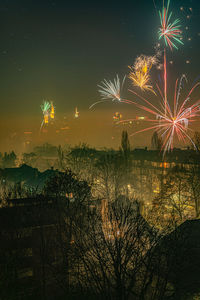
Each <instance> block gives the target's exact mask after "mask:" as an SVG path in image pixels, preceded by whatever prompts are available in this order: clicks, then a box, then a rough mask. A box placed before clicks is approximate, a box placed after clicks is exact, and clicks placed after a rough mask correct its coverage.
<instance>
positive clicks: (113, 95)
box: [89, 75, 126, 109]
mask: <svg viewBox="0 0 200 300" xmlns="http://www.w3.org/2000/svg"><path fill="white" fill-rule="evenodd" d="M125 79H126V76H124V78H123V80H122V83H121V82H120V79H119V76H118V75H116V78H114V80H113V82H112V81H111V80H110V81H108V80H106V79H104V80H103V81H102V83H101V85H98V87H99V88H100V89H99V90H98V91H99V93H100V96H101V100H99V101H97V102H95V103H93V104H92V105H90V107H89V109H91V108H92V107H94V106H95V105H97V104H99V103H102V102H107V101H108V100H112V101H118V102H121V90H122V88H123V85H124V81H125Z"/></svg>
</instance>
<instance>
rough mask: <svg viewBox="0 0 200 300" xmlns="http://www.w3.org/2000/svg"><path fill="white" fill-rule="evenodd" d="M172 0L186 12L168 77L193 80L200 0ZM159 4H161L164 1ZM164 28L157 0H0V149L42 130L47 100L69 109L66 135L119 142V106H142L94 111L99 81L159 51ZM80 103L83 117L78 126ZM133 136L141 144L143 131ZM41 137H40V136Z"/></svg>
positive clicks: (197, 66) (197, 68)
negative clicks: (116, 134) (115, 124)
mask: <svg viewBox="0 0 200 300" xmlns="http://www.w3.org/2000/svg"><path fill="white" fill-rule="evenodd" d="M171 2H172V4H171V10H173V16H174V17H176V18H177V17H178V18H180V19H181V24H182V30H183V37H184V46H181V47H180V49H179V50H178V51H177V50H174V51H173V53H171V52H170V51H169V50H168V60H169V61H170V60H171V61H172V62H173V64H171V65H170V66H169V76H170V78H171V80H172V81H173V80H174V79H175V78H176V77H177V76H180V75H181V74H182V73H185V74H187V75H188V77H189V82H190V83H191V84H192V83H193V82H194V80H195V79H196V78H197V77H198V76H199V75H200V63H199V48H200V22H199V18H200V1H198V0H187V1H182V0H174V1H171ZM173 2H174V3H173ZM155 4H156V7H157V9H158V8H161V6H162V1H161V0H159V1H158V0H155ZM181 6H183V7H184V10H183V11H181V10H180V7H181ZM189 8H192V11H191V10H189ZM187 15H189V18H187ZM158 27H159V17H158V14H157V12H156V9H155V7H154V3H153V0H140V1H135V0H131V1H106V0H102V1H56V0H55V1H51V0H49V1H47V0H42V1H41V0H40V1H39V0H32V1H29V0H26V1H25V0H24V1H16V0H15V1H14V0H13V1H11V0H7V1H6V0H1V2H0V66H1V67H0V89H1V93H0V99H1V109H0V116H1V122H0V126H1V135H0V139H1V140H0V147H1V149H3V148H4V146H5V145H6V147H7V144H8V143H9V142H8V141H9V139H8V137H9V138H10V136H12V135H13V134H14V135H18V134H19V132H23V131H26V130H32V131H34V132H35V136H36V135H37V134H36V133H37V132H38V131H39V127H40V123H41V119H42V113H41V110H40V104H41V103H42V100H43V99H49V100H53V101H54V104H55V107H56V118H57V119H58V120H59V119H60V120H61V119H62V118H63V116H64V115H66V116H67V118H68V122H69V127H70V130H71V133H70V134H69V137H68V138H66V139H65V142H69V143H77V142H79V141H84V142H88V143H89V144H91V145H94V146H98V147H100V146H102V147H103V146H108V147H110V146H116V144H117V143H118V142H119V141H117V142H116V144H115V145H114V144H112V143H113V140H112V136H113V132H112V115H113V113H114V112H115V111H120V112H122V113H123V116H124V117H130V113H131V114H132V115H134V116H135V115H136V114H138V111H137V110H136V109H135V108H134V107H132V108H131V111H130V107H124V105H125V104H124V105H123V106H119V105H118V104H113V103H112V104H111V103H105V104H100V105H99V106H96V107H95V110H94V111H89V106H90V105H91V104H92V103H93V102H95V101H98V100H99V94H98V91H97V84H99V83H100V82H101V81H102V80H103V79H104V78H107V79H113V78H114V77H115V76H116V74H119V76H120V77H121V78H122V77H123V76H124V75H125V74H127V73H128V65H130V64H132V63H133V62H134V60H135V58H136V57H137V56H138V55H140V54H146V55H153V54H155V50H154V47H155V45H156V43H157V42H158V34H157V32H158ZM186 27H188V29H187V30H186ZM188 39H189V40H188ZM186 61H189V63H186ZM120 105H121V104H120ZM76 106H77V107H78V110H79V111H80V118H79V120H78V122H79V123H77V124H75V125H74V120H73V111H74V109H75V107H76ZM141 114H143V113H141ZM75 136H76V139H74V138H73V137H75ZM134 139H135V142H134V145H139V143H140V140H143V137H141V136H140V137H138V140H137V142H136V139H137V138H136V137H134ZM38 141H40V142H42V138H41V136H40V137H38ZM51 142H52V143H54V141H53V140H52V141H51ZM55 143H57V141H56V139H55ZM148 143H149V141H148V139H147V141H146V144H148ZM143 144H144V141H143ZM1 149H0V150H1Z"/></svg>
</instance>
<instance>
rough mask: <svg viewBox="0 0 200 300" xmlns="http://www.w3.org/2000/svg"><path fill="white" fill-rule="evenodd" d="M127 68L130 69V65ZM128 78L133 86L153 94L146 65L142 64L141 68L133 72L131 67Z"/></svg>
mask: <svg viewBox="0 0 200 300" xmlns="http://www.w3.org/2000/svg"><path fill="white" fill-rule="evenodd" d="M129 68H130V69H131V67H129ZM129 79H130V80H131V81H132V84H133V85H134V86H138V87H140V89H141V90H142V91H150V92H152V93H154V94H155V92H154V90H153V87H152V86H151V85H150V75H149V73H148V69H147V66H144V67H143V69H142V70H139V71H135V72H134V71H133V70H132V69H131V72H130V74H129Z"/></svg>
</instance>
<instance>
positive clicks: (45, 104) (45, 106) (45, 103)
mask: <svg viewBox="0 0 200 300" xmlns="http://www.w3.org/2000/svg"><path fill="white" fill-rule="evenodd" d="M40 107H41V110H42V112H43V114H45V113H48V111H49V110H50V108H51V103H50V102H49V101H43V103H42V104H41V105H40Z"/></svg>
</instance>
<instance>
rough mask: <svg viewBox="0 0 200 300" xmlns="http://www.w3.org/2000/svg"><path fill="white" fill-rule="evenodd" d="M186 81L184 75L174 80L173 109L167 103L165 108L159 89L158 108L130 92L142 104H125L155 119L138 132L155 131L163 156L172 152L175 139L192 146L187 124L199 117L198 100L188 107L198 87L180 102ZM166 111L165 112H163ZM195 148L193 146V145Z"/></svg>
mask: <svg viewBox="0 0 200 300" xmlns="http://www.w3.org/2000/svg"><path fill="white" fill-rule="evenodd" d="M184 80H187V79H186V76H185V75H182V77H181V79H180V80H179V81H178V79H177V80H176V84H175V89H174V103H173V108H172V107H170V105H169V103H168V102H167V106H166V107H165V101H164V97H163V94H162V92H161V90H160V88H159V86H157V88H158V92H159V93H160V97H161V101H160V107H157V106H155V105H153V104H152V103H151V102H150V101H149V100H147V99H146V98H144V97H142V96H140V95H138V94H137V93H136V92H134V91H132V90H131V92H132V93H133V94H134V95H135V96H137V97H139V98H140V100H142V102H143V104H139V103H138V102H134V101H130V100H127V103H129V104H134V105H136V106H137V107H139V108H140V109H142V110H144V111H146V112H148V113H150V114H151V115H153V116H154V117H155V119H148V122H151V123H152V126H150V127H147V128H145V129H143V130H141V131H138V132H136V133H139V132H145V131H148V130H152V129H153V130H155V131H157V132H158V134H160V135H161V137H162V140H163V146H162V150H163V155H165V153H166V151H169V150H172V149H173V145H174V139H175V137H177V138H178V140H179V141H182V142H184V143H185V142H186V140H189V141H190V142H191V143H192V144H193V145H194V143H193V141H192V139H191V138H190V136H189V134H188V131H191V129H190V128H189V124H191V123H192V122H194V121H196V118H197V117H199V116H200V100H198V101H197V102H196V103H195V104H193V105H190V104H189V102H190V98H191V96H192V93H193V92H194V90H195V89H196V88H197V87H198V86H199V85H200V83H197V84H196V85H195V86H194V87H193V88H192V89H191V90H190V92H189V93H188V95H187V97H186V98H185V99H184V100H183V101H182V102H180V95H181V90H182V88H183V81H184ZM165 110H166V111H165ZM136 133H134V134H136ZM194 147H195V145H194Z"/></svg>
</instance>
